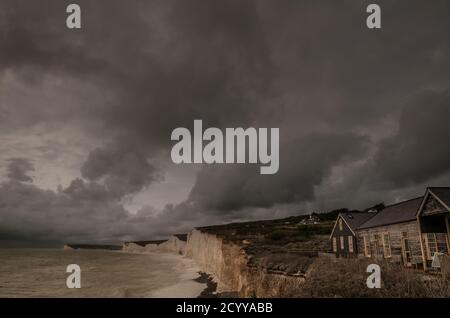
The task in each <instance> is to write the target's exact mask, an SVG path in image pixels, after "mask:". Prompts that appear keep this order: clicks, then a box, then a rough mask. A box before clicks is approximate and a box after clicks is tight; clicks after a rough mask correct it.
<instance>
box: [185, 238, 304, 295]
mask: <svg viewBox="0 0 450 318" xmlns="http://www.w3.org/2000/svg"><path fill="white" fill-rule="evenodd" d="M186 256H188V257H191V258H192V259H193V260H194V261H195V262H196V264H197V265H198V266H199V267H200V268H201V269H202V270H203V271H205V272H207V273H208V274H212V275H214V277H215V278H216V280H217V283H218V286H217V288H218V290H217V291H218V292H219V293H220V292H237V293H238V295H239V296H240V297H283V296H289V295H291V294H292V293H293V291H295V290H298V289H299V288H300V286H301V285H302V284H303V282H304V281H305V278H304V275H303V274H301V273H296V274H291V273H289V272H288V271H287V270H286V269H287V268H282V269H280V270H273V269H270V267H273V266H274V265H273V263H274V262H270V261H267V259H265V258H264V257H263V258H261V259H260V260H265V261H258V262H254V261H253V258H254V256H250V255H248V254H247V253H246V252H245V249H244V248H243V246H241V245H238V244H236V243H233V242H229V241H224V240H223V238H221V237H218V236H217V235H215V234H211V233H205V232H201V231H200V230H193V231H191V232H190V233H189V236H188V242H187V246H186Z"/></svg>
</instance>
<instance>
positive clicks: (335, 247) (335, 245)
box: [332, 237, 337, 253]
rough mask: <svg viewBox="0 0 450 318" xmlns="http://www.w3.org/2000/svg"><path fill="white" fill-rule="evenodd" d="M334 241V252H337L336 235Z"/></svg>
mask: <svg viewBox="0 0 450 318" xmlns="http://www.w3.org/2000/svg"><path fill="white" fill-rule="evenodd" d="M332 242H333V252H335V253H336V252H337V240H336V238H335V237H333V239H332Z"/></svg>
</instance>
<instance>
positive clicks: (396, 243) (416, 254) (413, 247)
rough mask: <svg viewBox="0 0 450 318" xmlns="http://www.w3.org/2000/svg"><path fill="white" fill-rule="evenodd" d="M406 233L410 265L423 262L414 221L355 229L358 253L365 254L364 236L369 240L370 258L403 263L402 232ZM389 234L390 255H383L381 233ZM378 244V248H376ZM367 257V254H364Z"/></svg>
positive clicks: (417, 230) (416, 225)
mask: <svg viewBox="0 0 450 318" xmlns="http://www.w3.org/2000/svg"><path fill="white" fill-rule="evenodd" d="M403 232H406V233H407V238H408V243H409V249H410V251H411V263H412V265H421V264H422V263H423V258H422V250H421V246H420V238H419V237H420V235H419V229H418V224H417V222H416V221H411V222H405V223H399V224H392V225H385V226H380V227H374V228H369V229H360V230H358V231H357V241H358V246H359V247H360V248H359V255H360V256H366V255H365V254H364V237H365V236H366V237H368V238H369V241H370V249H371V256H370V257H371V258H375V259H379V260H381V259H386V260H389V261H393V262H398V263H403V258H402V233H403ZM385 233H388V234H389V241H390V250H391V256H390V257H385V255H384V248H383V243H382V242H383V239H382V238H383V236H382V235H383V234H385ZM375 235H378V236H379V240H378V243H377V242H376V241H375V239H374V236H375ZM377 245H378V248H377ZM366 257H367V256H366Z"/></svg>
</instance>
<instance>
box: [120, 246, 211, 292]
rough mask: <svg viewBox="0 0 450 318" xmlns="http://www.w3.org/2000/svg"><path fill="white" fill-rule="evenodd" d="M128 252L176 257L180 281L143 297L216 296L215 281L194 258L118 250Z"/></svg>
mask: <svg viewBox="0 0 450 318" xmlns="http://www.w3.org/2000/svg"><path fill="white" fill-rule="evenodd" d="M120 252H122V253H127V254H128V253H129V254H150V255H157V256H158V257H167V258H170V259H176V262H177V265H176V266H175V268H174V270H175V271H176V272H177V275H178V276H179V279H180V281H179V282H178V283H175V284H172V285H168V286H165V287H161V288H158V289H156V290H153V291H151V292H149V293H148V294H147V295H146V296H145V297H149V298H216V297H218V295H217V282H215V281H214V277H213V276H211V275H209V274H208V273H205V272H203V271H201V270H200V269H199V268H198V266H197V264H195V262H194V260H192V259H190V258H187V257H186V256H183V255H178V254H175V253H170V252H153V251H152V252H144V251H123V250H122V251H120Z"/></svg>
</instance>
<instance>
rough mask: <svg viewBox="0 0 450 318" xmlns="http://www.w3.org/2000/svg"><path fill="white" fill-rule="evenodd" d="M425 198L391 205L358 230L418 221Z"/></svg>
mask: <svg viewBox="0 0 450 318" xmlns="http://www.w3.org/2000/svg"><path fill="white" fill-rule="evenodd" d="M422 200H423V197H419V198H415V199H410V200H407V201H403V202H399V203H396V204H392V205H389V206H387V207H385V208H384V209H383V210H381V211H380V212H378V213H377V214H375V215H374V216H373V217H372V218H370V219H369V220H367V221H366V222H364V223H362V224H361V225H360V226H359V227H358V229H366V228H371V227H377V226H383V225H389V224H395V223H402V222H408V221H412V220H415V219H416V212H417V210H418V209H419V207H420V204H421V203H422Z"/></svg>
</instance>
